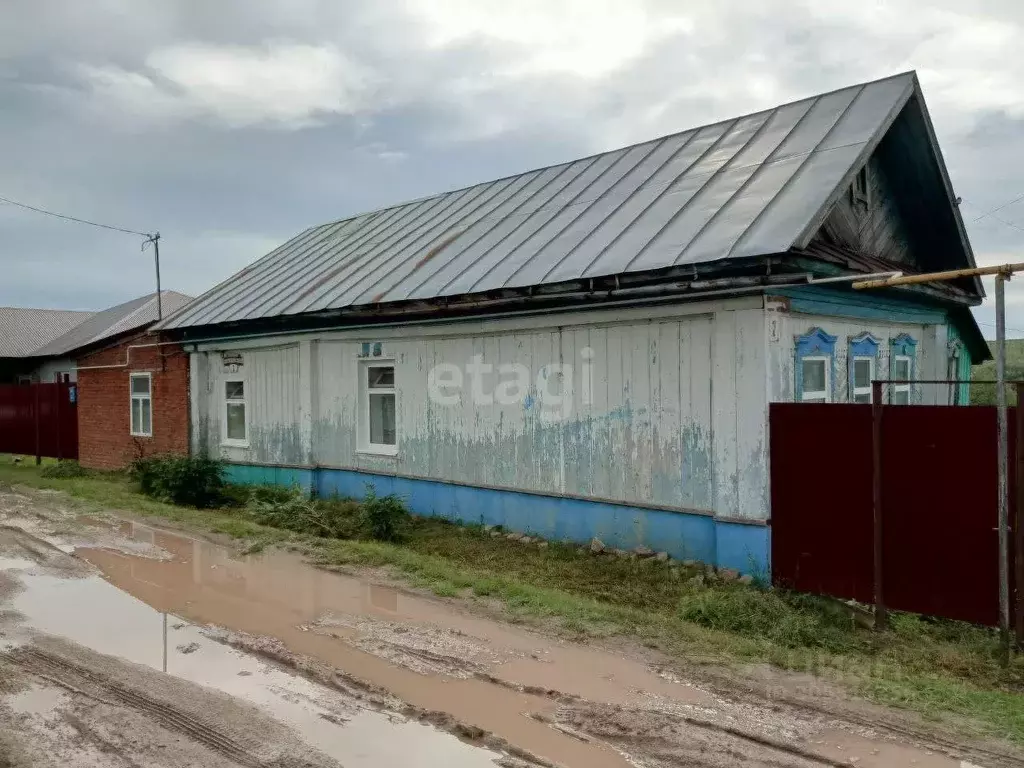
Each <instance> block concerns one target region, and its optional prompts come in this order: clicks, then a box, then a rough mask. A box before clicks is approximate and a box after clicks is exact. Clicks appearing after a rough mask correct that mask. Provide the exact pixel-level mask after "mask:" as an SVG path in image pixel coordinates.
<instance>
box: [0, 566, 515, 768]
mask: <svg viewBox="0 0 1024 768" xmlns="http://www.w3.org/2000/svg"><path fill="white" fill-rule="evenodd" d="M0 569H2V570H4V571H7V572H8V573H10V572H13V573H14V575H15V576H16V577H17V579H18V581H19V582H20V584H21V589H20V590H19V591H18V592H17V593H16V594H15V595H14V597H13V599H11V600H9V601H8V604H9V607H10V608H11V609H13V610H14V611H16V612H17V614H19V615H20V617H21V618H22V622H21V623H22V624H23V625H24V626H26V627H29V628H31V629H32V630H34V631H35V632H42V633H46V634H48V635H55V636H57V637H63V638H67V639H69V640H73V641H74V642H75V643H76V644H78V645H80V646H83V647H84V648H87V649H91V650H93V651H96V652H98V653H102V654H106V655H109V656H115V657H117V658H119V659H122V660H125V661H129V662H133V663H135V664H141V665H144V666H147V667H150V668H152V669H155V670H158V671H161V672H165V673H167V674H169V675H172V676H174V677H176V678H180V679H182V680H187V681H189V682H192V683H197V684H199V685H202V686H205V687H207V688H212V689H214V690H217V691H220V692H222V693H225V694H228V695H229V696H232V697H235V698H238V699H241V700H243V701H246V702H249V703H251V704H254V705H256V706H257V707H258V708H260V709H262V710H265V711H266V712H268V713H270V714H271V715H272V716H273V717H274V719H276V720H278V721H279V722H282V723H286V724H288V725H290V726H291V727H292V728H293V729H294V730H295V731H296V732H297V733H298V734H299V735H301V737H302V738H303V739H304V740H305V742H306V743H307V744H309V745H310V746H311V747H313V748H315V749H318V750H320V751H321V752H322V753H323V754H325V755H328V756H330V757H333V758H335V759H336V760H338V762H339V763H340V764H341V765H344V766H367V767H369V766H382V765H399V764H402V762H403V760H407V759H408V757H409V755H417V756H418V757H417V762H418V764H422V765H426V766H438V768H440V767H441V766H444V767H445V768H447V767H448V766H452V767H453V768H493V767H494V760H495V759H496V758H497V757H498V755H497V754H496V753H494V752H492V751H489V750H484V749H479V748H476V747H473V746H470V745H468V744H465V743H463V742H461V741H459V740H458V739H456V738H455V737H454V736H452V735H450V734H447V733H444V732H442V731H439V730H437V729H435V728H433V727H431V726H429V725H423V724H420V723H418V722H415V721H411V720H408V719H406V718H402V717H397V716H394V715H389V714H386V713H383V712H378V711H374V710H371V709H367V708H365V707H363V706H361V705H360V704H359V702H356V701H353V700H351V699H349V698H348V697H346V696H344V695H342V694H340V693H335V692H334V691H330V690H328V689H325V688H324V687H323V686H320V685H317V684H316V683H314V682H312V681H310V680H307V679H305V678H303V677H301V676H298V675H295V674H290V673H289V672H288V671H285V670H283V669H279V668H277V667H275V666H274V665H271V664H268V663H267V662H266V661H264V660H262V659H260V658H258V657H256V656H252V655H250V654H246V653H243V652H240V651H238V650H235V649H234V648H231V647H230V646H228V645H225V644H223V643H221V642H218V641H217V640H216V639H212V638H211V637H209V636H208V635H207V634H206V632H204V630H203V628H201V627H198V626H195V625H193V624H190V623H188V622H185V621H183V620H182V619H181V618H179V617H177V616H173V615H169V614H167V613H162V612H160V611H158V610H156V609H155V608H152V607H150V606H149V605H147V604H145V603H144V602H142V601H140V600H136V599H134V598H132V597H131V596H130V595H128V594H126V593H125V592H123V591H121V590H119V589H117V588H115V587H113V586H111V585H110V584H109V583H107V582H106V581H104V580H103V579H101V578H99V577H95V576H93V577H84V578H71V579H69V578H64V577H61V576H54V575H49V574H45V573H39V572H38V568H37V564H36V563H35V562H33V561H31V560H16V559H12V558H3V559H0ZM0 642H2V641H0ZM14 644H15V645H16V644H17V640H16V639H15V643H14ZM8 645H11V643H8ZM63 698H64V694H63V693H62V692H60V691H55V690H54V689H52V688H46V687H33V688H29V689H27V690H25V691H20V692H18V693H15V694H13V695H11V696H9V697H7V698H6V700H5V704H6V705H7V706H8V707H10V708H11V709H12V710H13V711H14V712H15V713H32V714H36V715H40V716H43V717H45V716H47V715H48V714H49V713H50V712H51V711H52V710H54V709H55V708H57V706H58V705H59V704H60V703H61V701H62V699H63Z"/></svg>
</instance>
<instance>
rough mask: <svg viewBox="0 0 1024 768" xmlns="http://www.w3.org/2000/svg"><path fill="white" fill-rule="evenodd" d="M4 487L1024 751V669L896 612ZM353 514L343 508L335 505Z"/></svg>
mask: <svg viewBox="0 0 1024 768" xmlns="http://www.w3.org/2000/svg"><path fill="white" fill-rule="evenodd" d="M0 483H10V484H21V485H25V486H29V487H34V488H46V489H53V490H60V491H64V492H66V493H68V494H70V495H71V496H73V497H75V498H78V499H80V500H82V501H84V502H87V503H88V504H90V505H95V506H96V507H98V508H104V509H114V510H125V511H127V512H130V513H133V514H136V515H149V516H156V517H160V518H164V519H168V520H172V521H174V522H177V523H180V524H182V525H185V526H188V527H191V528H195V529H198V530H203V531H210V532H216V533H223V534H227V535H230V536H233V537H236V538H240V539H246V540H247V541H248V547H247V549H248V551H258V550H259V549H261V548H263V547H265V546H267V545H268V544H275V543H286V542H287V543H290V544H293V545H296V546H299V547H301V548H302V549H303V550H304V551H305V552H307V554H309V556H310V557H312V558H313V559H315V560H316V561H317V562H319V563H321V564H324V565H336V566H340V565H350V564H351V565H367V566H386V567H389V568H391V569H393V570H394V571H395V572H396V573H398V574H400V575H402V576H404V577H405V578H406V579H408V580H409V581H410V582H412V583H413V584H416V585H418V586H422V587H426V588H428V589H431V590H433V591H434V592H435V593H436V594H439V595H443V596H462V595H468V594H472V595H476V596H479V597H486V598H491V599H494V600H498V601H500V602H501V604H503V605H504V606H505V607H506V609H507V610H508V612H509V614H510V615H511V617H512V618H513V619H517V620H545V621H548V622H556V623H558V624H559V625H560V626H561V627H562V628H563V629H565V630H567V631H569V632H573V633H578V634H581V635H596V636H601V635H613V634H614V635H624V636H631V637H634V638H636V639H638V640H639V641H640V642H642V643H643V644H645V645H648V646H650V647H657V648H660V649H662V650H663V651H665V652H667V653H669V654H671V655H674V656H677V657H680V658H686V659H688V660H691V661H692V660H711V661H715V662H723V661H724V662H730V661H740V662H768V663H771V664H774V665H776V666H779V667H782V668H785V669H791V670H799V671H805V672H811V673H814V674H816V675H819V676H822V677H825V678H827V679H829V680H832V681H836V682H841V683H843V684H845V685H847V686H849V687H852V688H853V689H854V690H856V691H857V692H859V693H861V694H863V695H865V696H867V697H869V698H871V699H873V700H875V701H878V702H881V703H886V704H890V705H895V706H899V707H904V708H907V709H911V710H914V711H917V712H920V713H922V714H924V715H926V716H933V717H942V718H943V719H945V720H950V721H952V722H955V723H957V724H958V725H959V726H960V727H961V728H962V729H963V730H965V731H967V732H970V733H975V734H985V735H993V736H997V737H1005V738H1008V739H1010V740H1012V741H1015V742H1017V743H1021V744H1024V661H1022V660H1021V659H1020V658H1019V657H1018V658H1016V659H1015V660H1014V661H1013V663H1012V664H1011V665H1010V666H1009V667H1008V668H1004V667H1001V666H1000V664H999V662H998V641H997V638H996V635H995V633H994V632H992V631H990V630H987V629H983V628H979V627H974V626H971V625H968V624H964V623H960V622H947V621H929V620H927V619H924V618H921V617H918V616H913V615H908V614H894V615H893V627H892V630H891V631H889V632H886V633H881V634H880V633H874V632H871V631H868V630H865V629H862V628H860V627H859V626H858V625H857V624H856V622H855V621H854V620H853V618H852V616H851V615H850V614H849V613H848V612H847V610H846V609H845V608H843V607H841V606H838V605H836V604H835V603H833V602H831V601H827V600H822V599H818V598H814V597H811V596H806V595H799V594H793V593H786V592H780V591H774V590H772V591H761V590H756V589H752V588H746V587H740V586H737V585H726V584H715V583H709V584H707V585H700V584H694V583H693V582H692V580H691V579H692V577H693V576H694V574H695V573H697V571H696V570H695V569H686V568H680V567H678V566H677V565H676V566H672V567H669V566H667V565H665V564H662V563H658V562H655V561H654V560H652V559H646V560H637V559H627V558H617V557H600V558H598V557H593V556H591V555H589V554H588V553H583V554H581V553H580V551H579V548H578V547H577V546H574V545H568V544H560V543H555V542H551V543H550V544H549V545H548V546H547V547H546V548H543V549H541V548H538V547H536V546H525V545H522V544H516V543H512V542H509V541H506V540H505V539H504V538H495V537H492V536H491V535H490V534H489V533H488V532H485V531H483V530H482V529H481V528H479V527H477V526H458V525H452V524H450V523H447V522H445V521H442V520H436V519H425V518H418V519H414V520H412V521H411V522H410V523H409V524H407V525H406V526H405V530H404V535H403V538H402V542H401V543H399V544H391V543H384V542H377V541H368V540H361V539H326V538H318V537H315V536H310V535H308V534H297V533H294V532H291V531H287V530H282V529H280V528H276V527H271V526H267V525H260V524H258V523H256V522H254V521H253V519H252V518H251V515H250V514H249V513H248V512H246V510H244V509H242V508H237V507H233V508H224V509H216V510H196V509H192V508H188V507H179V506H174V505H171V504H165V503H162V502H159V501H154V500H153V499H150V498H148V497H146V496H143V495H142V494H140V493H139V492H138V490H137V488H136V486H135V485H134V483H132V482H131V481H130V480H129V479H128V478H127V477H126V476H124V475H117V474H114V475H96V474H90V475H87V476H84V477H45V476H43V474H42V473H41V472H40V470H39V468H37V467H35V466H33V465H25V464H21V465H13V464H11V463H9V462H4V461H3V460H2V459H0ZM336 503H337V504H339V505H346V504H347V505H349V506H352V507H353V508H354V507H355V506H357V505H351V502H336Z"/></svg>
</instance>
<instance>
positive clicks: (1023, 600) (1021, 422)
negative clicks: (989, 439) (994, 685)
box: [1013, 382, 1024, 650]
mask: <svg viewBox="0 0 1024 768" xmlns="http://www.w3.org/2000/svg"><path fill="white" fill-rule="evenodd" d="M1015 386H1016V389H1017V509H1016V514H1015V515H1014V521H1013V540H1014V558H1013V559H1014V582H1015V583H1016V588H1017V600H1016V604H1015V606H1014V634H1015V635H1016V638H1017V647H1018V648H1019V649H1021V650H1024V384H1021V383H1019V382H1018V383H1017V384H1016V385H1015Z"/></svg>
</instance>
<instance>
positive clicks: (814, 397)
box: [795, 328, 836, 403]
mask: <svg viewBox="0 0 1024 768" xmlns="http://www.w3.org/2000/svg"><path fill="white" fill-rule="evenodd" d="M795 341H796V348H795V354H796V400H797V402H801V403H830V402H832V375H833V374H832V365H833V360H834V356H835V345H836V337H835V336H832V335H830V334H828V333H825V331H823V330H822V329H821V328H812V329H811V330H810V331H809V332H808V333H807V334H805V335H804V336H797V337H796V340H795Z"/></svg>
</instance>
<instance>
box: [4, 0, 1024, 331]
mask: <svg viewBox="0 0 1024 768" xmlns="http://www.w3.org/2000/svg"><path fill="white" fill-rule="evenodd" d="M2 13H3V22H2V24H0V196H3V197H8V198H13V199H16V200H20V201H23V202H26V203H29V204H32V205H37V206H42V207H46V208H51V209H55V210H58V211H62V212H66V213H69V214H72V215H75V216H80V217H85V218H90V219H95V220H98V221H102V222H108V223H112V224H116V225H118V226H122V227H126V228H129V229H137V230H142V231H152V230H159V231H160V232H161V234H162V236H163V238H164V239H163V240H162V242H161V256H162V263H163V278H164V287H167V288H174V289H176V290H180V291H183V292H186V293H190V294H194V295H198V294H199V293H202V292H203V291H204V290H206V289H208V288H210V287H211V286H213V285H214V284H215V283H217V282H219V281H221V280H223V279H224V278H226V277H228V276H229V275H231V274H232V273H234V272H236V271H237V270H238V269H240V268H241V267H242V266H244V265H245V264H247V263H249V262H251V261H253V260H255V259H257V258H258V257H260V256H262V255H263V254H264V253H266V252H267V251H269V250H270V249H271V248H273V247H275V246H276V245H278V244H280V243H281V242H283V241H284V240H286V239H288V238H289V237H291V236H292V235H294V234H296V233H297V232H298V231H300V230H302V229H304V228H305V227H307V226H309V225H312V224H317V223H322V222H324V221H328V220H331V219H336V218H340V217H343V216H346V215H348V214H353V213H358V212H361V211H365V210H368V209H372V208H375V207H378V206H381V205H384V204H387V203H394V202H400V201H403V200H407V199H410V198H414V197H418V196H422V195H425V194H429V193H432V192H438V191H442V190H446V189H451V188H455V187H459V186H464V185H466V184H470V183H473V182H477V181H484V180H487V179H492V178H496V177H499V176H503V175H507V174H511V173H516V172H519V171H524V170H528V169H531V168H534V167H538V166H542V165H549V164H552V163H556V162H560V161H564V160H569V159H572V158H575V157H579V156H583V155H585V154H589V153H592V152H595V151H600V150H607V149H612V148H615V147H617V146H622V145H624V144H628V143H632V142H635V141H640V140H644V139H649V138H652V137H655V136H659V135H663V134H666V133H672V132H676V131H679V130H682V129H684V128H689V127H692V126H695V125H700V124H703V123H707V122H711V121H714V120H718V119H722V118H726V117H730V116H734V115H737V114H741V113H745V112H751V111H755V110H758V109H761V108H765V107H769V106H772V105H775V104H777V103H780V102H783V101H787V100H791V99H796V98H801V97H804V96H809V95H812V94H814V93H817V92H821V91H826V90H830V89H833V88H838V87H842V86H844V85H848V84H851V83H855V82H860V81H864V80H870V79H875V78H878V77H884V76H887V75H890V74H893V73H895V72H900V71H904V70H908V69H916V70H917V71H918V74H919V76H920V79H921V82H922V85H923V87H924V92H925V97H926V99H927V102H928V105H929V108H930V110H931V113H932V118H933V120H934V123H935V127H936V130H937V132H938V136H939V142H940V144H941V146H942V149H943V151H944V153H945V157H946V162H947V164H948V166H949V170H950V174H951V176H952V180H953V185H954V187H955V189H956V193H957V194H958V195H960V196H961V197H962V198H963V201H964V202H963V207H962V212H963V215H964V218H965V220H966V221H967V226H968V231H969V233H970V236H971V239H972V242H973V245H974V250H975V253H976V255H977V257H978V261H979V263H981V264H992V263H998V262H1003V261H1024V248H1022V246H1024V199H1022V200H1020V201H1018V202H1016V203H1014V204H1011V205H1006V207H1003V208H1001V209H1000V210H998V211H997V212H996V213H994V214H993V215H989V216H987V217H985V218H981V219H980V220H979V217H981V216H982V214H984V213H985V212H987V211H989V210H991V209H993V208H996V207H998V206H1003V205H1005V204H1006V203H1008V202H1010V201H1012V200H1013V199H1014V198H1016V197H1018V196H1024V55H1022V54H1021V50H1020V47H1021V41H1022V40H1024V4H1020V3H1019V2H1015V1H1014V0H1005V1H1003V0H999V1H997V2H970V0H956V2H954V1H952V0H930V2H929V3H927V4H925V3H921V2H911V1H910V0H885V2H872V1H871V0H859V2H855V3H842V4H837V3H824V2H820V0H804V1H793V2H765V1H762V2H759V3H756V4H755V3H749V2H741V1H740V0H717V2H688V3H682V2H678V0H664V1H663V0H647V1H642V0H633V2H629V1H628V0H619V1H618V2H602V0H579V1H577V0H561V1H560V0H501V1H500V2H497V1H495V2H492V1H491V0H404V2H394V3H390V2H385V0H376V1H374V0H369V1H368V2H359V1H358V0H324V2H317V1H316V0H217V2H210V1H209V0H90V2H87V3H86V2H81V0H48V1H47V2H39V0H3V11H2ZM0 244H2V247H0V305H17V306H38V307H55V308H68V309H72V308H73V309H99V308H102V307H105V306H108V305H111V304H114V303H117V302H119V301H123V300H126V299H129V298H132V297H134V296H137V295H140V294H142V293H145V292H147V291H150V290H152V288H153V274H152V259H151V254H150V252H148V251H147V252H146V253H142V252H141V251H140V239H139V238H137V237H131V236H127V235H123V234H118V233H113V232H106V231H102V230H97V229H93V228H90V227H85V226H80V225H76V224H69V223H65V222H62V221H58V220H56V219H51V218H49V217H45V216H40V215H38V214H34V213H31V212H28V211H24V210H21V209H18V208H14V207H12V206H9V205H3V204H0ZM986 287H987V289H988V291H989V294H990V298H989V300H988V301H987V302H986V305H985V306H984V307H983V308H982V309H980V310H979V311H978V312H977V316H978V319H979V322H981V323H982V330H983V331H984V332H985V334H986V336H991V335H992V334H994V328H993V327H992V325H991V323H992V322H993V310H992V306H991V301H992V300H991V294H992V284H991V281H986ZM1008 300H1009V305H1008V325H1009V326H1010V327H1011V328H1014V329H1019V330H1015V331H1013V332H1011V335H1016V336H1024V275H1022V276H1021V277H1019V278H1017V280H1016V281H1014V282H1013V283H1011V284H1010V290H1009V293H1008Z"/></svg>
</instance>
